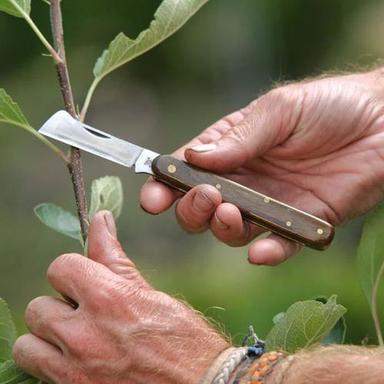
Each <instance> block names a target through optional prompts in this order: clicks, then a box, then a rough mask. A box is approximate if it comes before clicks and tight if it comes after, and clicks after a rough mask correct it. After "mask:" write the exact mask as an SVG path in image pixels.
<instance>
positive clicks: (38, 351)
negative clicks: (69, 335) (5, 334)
mask: <svg viewBox="0 0 384 384" xmlns="http://www.w3.org/2000/svg"><path fill="white" fill-rule="evenodd" d="M13 358H14V360H15V362H16V364H17V366H18V367H20V368H21V369H22V370H23V371H25V372H27V373H29V374H30V375H32V376H34V377H37V378H39V379H41V380H42V381H44V382H45V383H61V382H62V378H63V377H66V376H67V375H68V370H69V368H68V363H67V362H66V361H65V358H64V356H63V354H62V353H61V351H60V350H59V349H58V348H56V347H55V346H53V345H51V344H49V343H47V342H46V341H44V340H42V339H40V338H38V337H36V336H34V335H32V334H26V335H23V336H20V337H19V338H18V339H17V340H16V342H15V345H14V346H13Z"/></svg>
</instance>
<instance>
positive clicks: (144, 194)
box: [140, 109, 246, 215]
mask: <svg viewBox="0 0 384 384" xmlns="http://www.w3.org/2000/svg"><path fill="white" fill-rule="evenodd" d="M245 115H246V109H244V110H242V111H237V112H234V113H231V114H230V115H228V116H225V117H224V118H222V119H221V120H219V121H217V122H216V123H214V124H213V125H211V126H210V127H208V128H207V129H206V130H204V131H203V132H202V133H201V134H200V135H199V136H197V137H195V138H194V139H192V140H191V141H190V142H189V143H187V144H185V145H183V146H182V147H181V148H179V149H177V150H176V151H175V152H174V153H173V156H175V157H176V158H178V159H181V160H185V157H184V152H185V150H186V149H187V148H191V147H195V146H199V145H206V144H208V143H212V142H214V141H217V140H218V139H220V137H221V136H222V135H223V134H224V133H225V132H226V131H228V130H229V129H230V128H232V127H233V126H235V125H236V124H238V123H240V122H241V120H243V119H244V117H245ZM179 197H180V193H178V192H175V191H174V190H172V189H171V188H169V187H167V186H165V185H164V184H162V183H159V182H157V181H155V180H153V178H149V179H148V181H147V182H146V183H145V184H144V185H143V187H142V189H141V192H140V205H141V207H142V208H143V209H144V210H145V211H146V212H148V213H151V214H155V215H157V214H159V213H161V212H164V211H165V210H167V209H168V208H169V207H171V205H172V204H173V203H174V202H175V201H176V200H177V199H178V198H179Z"/></svg>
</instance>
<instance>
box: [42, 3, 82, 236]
mask: <svg viewBox="0 0 384 384" xmlns="http://www.w3.org/2000/svg"><path fill="white" fill-rule="evenodd" d="M50 11H51V28H52V35H53V39H54V47H55V51H56V53H57V54H58V56H59V57H60V61H56V60H55V61H56V69H57V75H58V79H59V84H60V90H61V93H62V96H63V99H64V104H65V108H66V110H67V112H68V113H70V114H71V115H72V116H73V117H75V118H76V117H77V113H76V106H75V101H74V98H73V93H72V87H71V82H70V77H69V71H68V65H67V60H66V55H65V45H64V29H63V18H62V13H61V0H51V1H50ZM68 170H69V173H70V175H71V180H72V185H73V191H74V194H75V200H76V206H77V213H78V216H79V220H80V227H81V235H82V237H83V240H84V243H85V241H86V239H87V234H88V226H89V221H88V209H87V199H86V197H85V185H84V177H83V167H82V163H81V154H80V150H79V149H78V148H74V147H71V150H70V162H69V164H68Z"/></svg>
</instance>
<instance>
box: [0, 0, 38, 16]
mask: <svg viewBox="0 0 384 384" xmlns="http://www.w3.org/2000/svg"><path fill="white" fill-rule="evenodd" d="M20 9H21V11H20ZM0 11H3V12H6V13H8V14H10V15H12V16H16V17H24V15H23V12H24V13H25V14H27V15H29V14H30V13H31V0H0Z"/></svg>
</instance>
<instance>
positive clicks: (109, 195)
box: [89, 176, 124, 219]
mask: <svg viewBox="0 0 384 384" xmlns="http://www.w3.org/2000/svg"><path fill="white" fill-rule="evenodd" d="M91 192H92V193H91V205H90V208H89V218H90V219H92V217H93V216H94V215H95V214H96V212H98V211H101V210H103V209H106V210H108V211H111V212H112V214H113V217H114V218H115V219H117V218H118V217H119V216H120V213H121V210H122V208H123V200H124V197H123V187H122V184H121V180H120V179H119V178H118V177H116V176H105V177H102V178H100V179H96V180H93V182H92V188H91Z"/></svg>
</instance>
